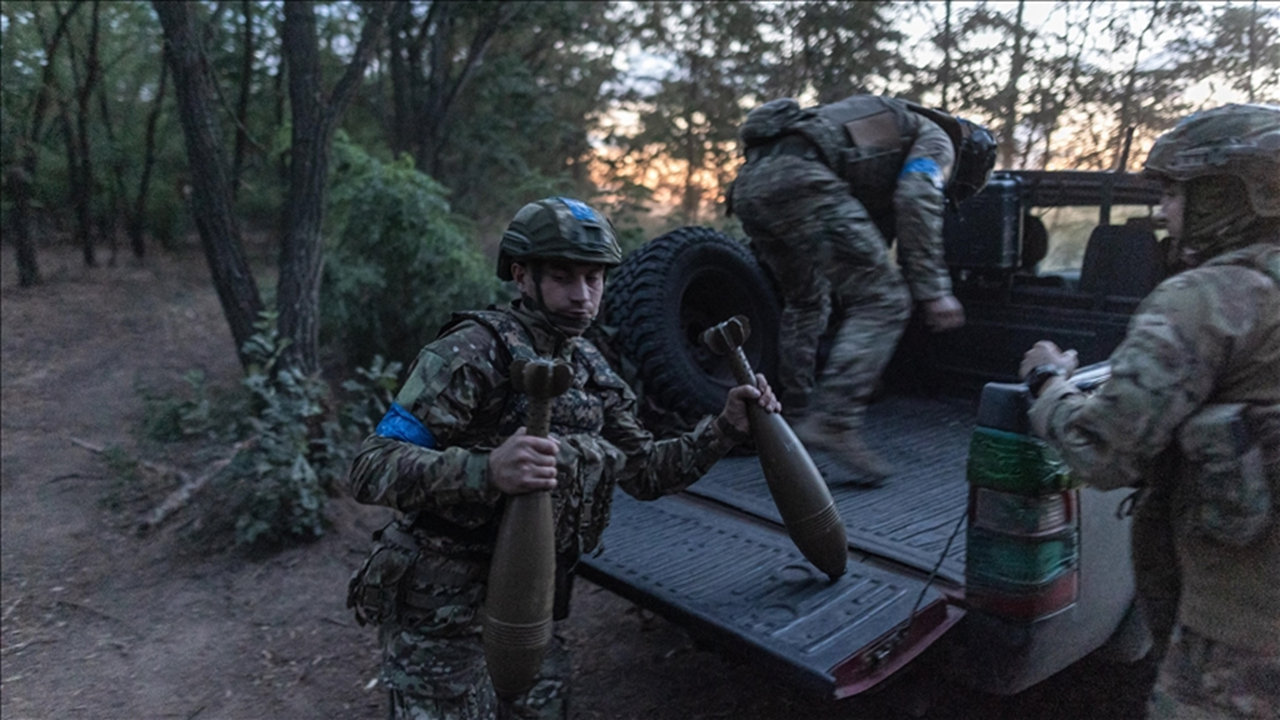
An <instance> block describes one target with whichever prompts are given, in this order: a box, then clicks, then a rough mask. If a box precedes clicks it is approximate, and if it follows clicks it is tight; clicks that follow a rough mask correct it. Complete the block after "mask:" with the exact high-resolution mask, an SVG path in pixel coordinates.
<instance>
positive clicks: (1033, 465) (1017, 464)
mask: <svg viewBox="0 0 1280 720" xmlns="http://www.w3.org/2000/svg"><path fill="white" fill-rule="evenodd" d="M967 477H968V480H969V483H970V484H972V485H976V486H978V487H984V488H990V489H992V490H999V491H1001V492H1008V493H1017V494H1019V495H1043V494H1046V493H1051V492H1058V491H1061V490H1069V489H1071V488H1073V487H1075V486H1076V483H1075V482H1074V481H1073V480H1072V479H1071V476H1070V474H1069V473H1068V472H1067V468H1066V466H1065V465H1063V463H1062V460H1061V459H1060V458H1059V457H1058V454H1057V453H1056V452H1054V450H1053V448H1051V447H1049V446H1048V445H1046V444H1045V443H1044V441H1042V440H1040V439H1038V438H1034V437H1031V436H1030V435H1022V434H1019V433H1011V432H1005V431H1003V430H993V429H991V428H986V427H977V428H974V430H973V436H972V437H971V438H970V440H969V464H968V470H967Z"/></svg>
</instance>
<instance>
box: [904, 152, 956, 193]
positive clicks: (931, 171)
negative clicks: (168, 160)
mask: <svg viewBox="0 0 1280 720" xmlns="http://www.w3.org/2000/svg"><path fill="white" fill-rule="evenodd" d="M913 172H918V173H924V174H925V175H927V176H928V177H929V180H930V181H931V182H932V183H933V186H934V187H936V188H938V189H939V190H941V189H942V186H943V185H945V184H946V181H945V178H943V177H942V168H940V167H938V163H936V162H934V161H932V160H930V159H929V158H914V159H912V160H911V162H909V163H907V164H906V165H904V166H902V172H901V173H899V174H898V177H904V176H906V174H907V173H913Z"/></svg>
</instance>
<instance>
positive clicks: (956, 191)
mask: <svg viewBox="0 0 1280 720" xmlns="http://www.w3.org/2000/svg"><path fill="white" fill-rule="evenodd" d="M956 120H957V121H958V122H959V123H960V138H961V140H960V145H959V146H958V147H957V148H956V169H955V170H954V171H953V172H952V173H951V182H949V183H947V200H948V201H949V202H950V203H951V206H952V207H955V206H957V205H959V204H960V203H962V202H964V201H965V200H968V199H969V198H971V197H973V196H974V195H977V194H978V191H979V190H981V189H982V188H984V187H986V184H987V181H988V180H990V179H991V170H992V169H993V168H995V166H996V138H995V136H994V135H992V134H991V131H990V130H987V129H986V128H984V127H982V126H981V125H979V124H977V123H975V122H970V121H968V120H965V119H964V118H956Z"/></svg>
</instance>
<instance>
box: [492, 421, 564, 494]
mask: <svg viewBox="0 0 1280 720" xmlns="http://www.w3.org/2000/svg"><path fill="white" fill-rule="evenodd" d="M559 451H560V442H559V441H558V440H556V439H555V438H544V437H538V436H536V435H529V434H527V432H526V431H525V428H523V427H522V428H520V429H519V430H516V432H515V434H514V435H512V436H511V437H509V438H507V439H506V440H505V441H504V442H503V443H502V444H501V445H499V446H498V447H496V448H494V449H493V452H491V453H489V484H490V485H492V486H493V487H494V488H495V489H497V490H499V491H501V492H504V493H506V494H508V495H521V494H524V493H530V492H535V491H537V490H553V489H555V486H556V453H558V452H559Z"/></svg>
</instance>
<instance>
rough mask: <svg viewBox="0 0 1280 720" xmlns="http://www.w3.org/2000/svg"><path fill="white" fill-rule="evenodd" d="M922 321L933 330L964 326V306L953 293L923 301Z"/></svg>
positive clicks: (939, 330)
mask: <svg viewBox="0 0 1280 720" xmlns="http://www.w3.org/2000/svg"><path fill="white" fill-rule="evenodd" d="M923 307H924V322H925V324H926V325H928V326H929V329H930V330H932V331H934V332H941V331H943V330H955V329H957V328H960V327H963V326H964V306H963V305H961V304H960V301H959V300H957V299H956V296H955V295H943V296H942V297H940V298H935V299H933V300H929V301H928V302H926V303H924V306H923Z"/></svg>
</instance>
